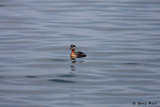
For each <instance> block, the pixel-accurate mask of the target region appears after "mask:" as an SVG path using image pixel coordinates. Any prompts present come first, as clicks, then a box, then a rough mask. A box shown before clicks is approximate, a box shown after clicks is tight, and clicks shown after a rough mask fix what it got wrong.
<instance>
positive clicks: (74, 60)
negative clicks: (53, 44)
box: [70, 58, 76, 71]
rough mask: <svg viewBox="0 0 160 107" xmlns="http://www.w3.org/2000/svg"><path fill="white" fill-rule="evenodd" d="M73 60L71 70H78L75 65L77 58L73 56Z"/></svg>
mask: <svg viewBox="0 0 160 107" xmlns="http://www.w3.org/2000/svg"><path fill="white" fill-rule="evenodd" d="M71 61H72V63H71V66H70V67H71V71H76V69H75V66H74V64H75V63H76V59H75V58H71Z"/></svg>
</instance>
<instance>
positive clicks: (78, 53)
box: [70, 45, 86, 59]
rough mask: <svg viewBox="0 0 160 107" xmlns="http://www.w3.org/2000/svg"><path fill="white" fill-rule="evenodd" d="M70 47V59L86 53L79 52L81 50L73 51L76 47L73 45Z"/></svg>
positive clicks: (83, 55) (80, 56)
mask: <svg viewBox="0 0 160 107" xmlns="http://www.w3.org/2000/svg"><path fill="white" fill-rule="evenodd" d="M70 49H71V55H70V57H71V58H72V59H74V58H82V57H86V54H85V53H83V52H81V51H78V52H75V49H76V46H75V45H71V48H70Z"/></svg>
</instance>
